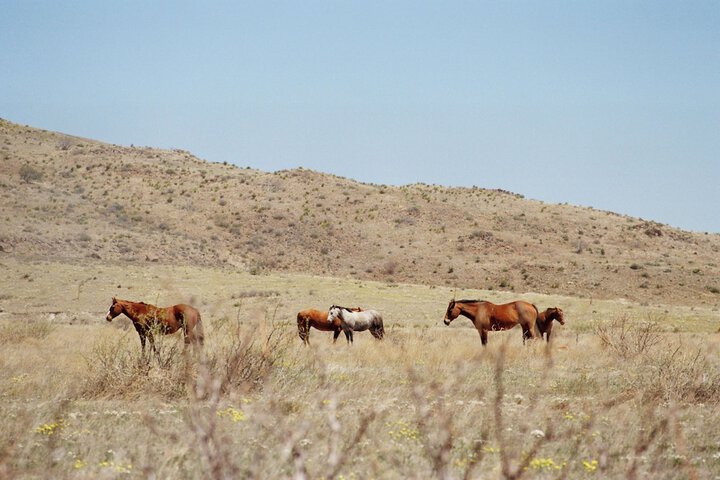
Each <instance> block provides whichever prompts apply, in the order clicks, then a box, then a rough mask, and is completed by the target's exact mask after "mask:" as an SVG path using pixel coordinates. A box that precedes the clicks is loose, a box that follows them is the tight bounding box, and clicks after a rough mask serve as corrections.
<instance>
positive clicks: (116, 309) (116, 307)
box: [105, 297, 123, 322]
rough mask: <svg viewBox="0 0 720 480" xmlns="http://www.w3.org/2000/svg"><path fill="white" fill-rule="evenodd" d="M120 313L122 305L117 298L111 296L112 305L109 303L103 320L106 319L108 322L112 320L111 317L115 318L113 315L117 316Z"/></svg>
mask: <svg viewBox="0 0 720 480" xmlns="http://www.w3.org/2000/svg"><path fill="white" fill-rule="evenodd" d="M121 313H123V306H122V304H121V303H120V302H119V301H118V299H117V298H115V297H113V298H112V305H110V308H109V309H108V313H107V315H106V316H105V320H107V321H108V322H112V319H113V318H115V317H117V316H118V315H120V314H121Z"/></svg>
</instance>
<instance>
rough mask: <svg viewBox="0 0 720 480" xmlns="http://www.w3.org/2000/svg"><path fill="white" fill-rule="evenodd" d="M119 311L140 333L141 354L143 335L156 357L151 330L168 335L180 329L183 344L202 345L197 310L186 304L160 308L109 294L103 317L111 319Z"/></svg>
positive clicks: (202, 339)
mask: <svg viewBox="0 0 720 480" xmlns="http://www.w3.org/2000/svg"><path fill="white" fill-rule="evenodd" d="M121 313H124V314H125V315H126V316H127V317H128V318H129V319H130V320H132V322H133V326H134V327H135V330H137V332H138V335H140V345H142V351H143V354H145V338H146V337H147V339H148V340H150V346H151V347H152V349H153V352H155V355H156V356H157V355H158V352H157V350H156V349H155V338H154V337H153V332H155V331H157V332H160V333H162V334H165V335H168V334H171V333H175V332H177V331H178V330H180V329H182V331H183V334H184V335H185V345H189V344H192V345H193V346H202V345H203V342H204V340H205V336H204V334H203V325H202V320H201V318H200V312H198V311H197V310H196V309H195V308H193V307H191V306H190V305H184V304H179V305H173V306H172V307H165V308H160V307H156V306H154V305H149V304H147V303H143V302H139V303H138V302H129V301H127V300H119V299H117V298H115V297H113V299H112V305H110V310H108V313H107V316H106V317H105V320H107V321H108V322H111V321H112V319H113V318H115V317H117V316H118V315H120V314H121Z"/></svg>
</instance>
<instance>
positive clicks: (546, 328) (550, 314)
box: [535, 307, 565, 342]
mask: <svg viewBox="0 0 720 480" xmlns="http://www.w3.org/2000/svg"><path fill="white" fill-rule="evenodd" d="M553 320H557V321H558V322H559V323H560V325H565V315H564V314H563V311H562V309H560V308H557V307H552V308H548V309H547V310H545V311H543V312H540V311H538V317H537V322H536V323H535V326H536V327H537V329H538V332H540V338H542V337H543V335H547V336H546V339H547V341H548V342H549V341H550V334H551V333H552V327H553Z"/></svg>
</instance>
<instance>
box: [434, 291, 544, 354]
mask: <svg viewBox="0 0 720 480" xmlns="http://www.w3.org/2000/svg"><path fill="white" fill-rule="evenodd" d="M460 315H462V316H464V317H467V318H469V319H470V320H471V321H472V322H473V325H475V328H477V331H478V332H479V333H480V341H481V342H482V344H483V345H487V334H488V332H489V331H491V330H510V329H511V328H513V327H514V326H516V325H520V326H521V327H522V331H523V344H524V343H525V340H526V339H528V338H535V321H536V319H537V315H538V311H537V308H536V307H535V306H534V305H533V304H531V303H528V302H523V301H517V302H511V303H506V304H503V305H495V304H494V303H490V302H486V301H484V300H457V301H456V300H451V301H450V304H449V305H448V308H447V311H446V312H445V319H444V322H445V325H450V322H452V321H453V320H455V319H456V318H457V317H458V316H460Z"/></svg>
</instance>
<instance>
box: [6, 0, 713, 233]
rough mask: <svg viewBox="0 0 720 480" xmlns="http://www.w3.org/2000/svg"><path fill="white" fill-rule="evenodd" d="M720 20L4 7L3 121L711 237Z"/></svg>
mask: <svg viewBox="0 0 720 480" xmlns="http://www.w3.org/2000/svg"><path fill="white" fill-rule="evenodd" d="M718 25H720V2H717V1H716V0H713V1H707V2H705V1H693V0H688V1H674V2H669V1H662V0H660V1H633V0H622V1H613V0H603V1H556V0H544V1H539V0H533V1H511V0H504V1H494V2H486V1H467V2H463V1H452V0H443V1H432V2H431V1H422V0H413V1H401V0H398V1H394V0H384V1H378V2H376V1H372V0H367V1H340V0H337V1H315V0H302V1H299V0H298V1H273V0H267V1H253V2H246V1H227V2H222V1H213V0H205V1H202V2H200V1H198V2H187V1H151V2H147V1H134V0H128V1H114V0H108V1H102V2H98V1H95V0H92V1H90V0H88V1H85V0H67V1H63V2H60V1H55V0H52V1H43V0H0V46H2V47H1V48H0V117H2V118H5V119H7V120H10V121H13V122H16V123H21V124H27V125H31V126H33V127H38V128H44V129H48V130H55V131H60V132H63V133H68V134H73V135H78V136H83V137H88V138H93V139H97V140H102V141H106V142H109V143H115V144H121V145H131V144H133V145H136V146H138V145H142V146H153V147H161V148H181V149H185V150H189V151H191V152H192V153H193V154H195V155H197V156H198V157H200V158H203V159H205V160H208V161H213V162H229V163H233V164H236V165H238V166H241V167H244V166H250V167H252V168H257V169H261V170H264V171H276V170H281V169H288V168H296V167H300V166H301V167H304V168H310V169H313V170H318V171H322V172H327V173H333V174H337V175H341V176H344V177H349V178H353V179H355V180H359V181H363V182H371V183H378V184H391V185H404V184H411V183H416V182H423V183H429V184H441V185H447V186H473V185H475V186H478V187H484V188H502V189H505V190H510V191H513V192H516V193H520V194H522V195H525V196H526V197H528V198H533V199H537V200H542V201H545V202H551V203H565V202H567V203H570V204H574V205H582V206H589V207H594V208H597V209H601V210H611V211H614V212H618V213H622V214H628V215H633V216H637V217H641V218H644V219H646V220H655V221H658V222H661V223H666V224H670V225H673V226H677V227H681V228H684V229H688V230H695V231H705V232H715V233H720V214H719V213H718V212H719V211H720V209H719V208H718V206H719V205H720V28H719V27H718Z"/></svg>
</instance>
